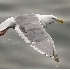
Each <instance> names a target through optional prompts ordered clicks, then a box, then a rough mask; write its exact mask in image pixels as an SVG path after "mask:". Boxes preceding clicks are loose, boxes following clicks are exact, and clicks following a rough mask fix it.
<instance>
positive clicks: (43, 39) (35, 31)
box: [0, 14, 62, 62]
mask: <svg viewBox="0 0 70 70" xmlns="http://www.w3.org/2000/svg"><path fill="white" fill-rule="evenodd" d="M55 21H58V22H62V20H58V18H57V17H55V16H53V15H40V14H23V15H19V16H15V17H11V18H9V19H7V20H6V21H4V22H2V23H1V24H0V31H1V32H3V31H4V32H5V33H6V31H7V30H8V29H9V28H14V29H15V30H16V32H17V33H18V34H19V36H21V38H22V39H24V41H25V42H26V43H29V44H30V46H31V47H33V48H34V49H35V50H37V51H38V52H40V53H41V54H46V55H48V56H50V57H53V56H54V60H55V61H57V62H59V58H58V55H57V52H56V49H55V45H54V41H53V40H52V38H51V36H50V35H49V34H48V33H47V32H46V30H45V29H44V28H43V27H44V26H47V25H48V24H50V23H53V22H55Z"/></svg>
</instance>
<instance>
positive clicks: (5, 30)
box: [0, 28, 9, 36]
mask: <svg viewBox="0 0 70 70" xmlns="http://www.w3.org/2000/svg"><path fill="white" fill-rule="evenodd" d="M8 29H9V28H6V29H4V30H3V31H0V36H2V35H4V34H5V33H6V32H7V30H8Z"/></svg>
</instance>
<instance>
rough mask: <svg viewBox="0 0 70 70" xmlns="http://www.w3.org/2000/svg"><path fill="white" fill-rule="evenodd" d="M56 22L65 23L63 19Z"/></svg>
mask: <svg viewBox="0 0 70 70" xmlns="http://www.w3.org/2000/svg"><path fill="white" fill-rule="evenodd" d="M56 21H57V22H61V23H63V22H64V21H63V20H62V19H57V20H56Z"/></svg>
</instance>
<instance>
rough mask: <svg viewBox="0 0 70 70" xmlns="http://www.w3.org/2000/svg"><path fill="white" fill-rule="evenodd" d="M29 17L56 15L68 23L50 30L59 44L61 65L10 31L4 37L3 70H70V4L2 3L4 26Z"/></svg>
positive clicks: (52, 0) (54, 0) (57, 0)
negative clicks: (8, 21) (22, 16)
mask: <svg viewBox="0 0 70 70" xmlns="http://www.w3.org/2000/svg"><path fill="white" fill-rule="evenodd" d="M25 13H39V14H52V15H55V16H57V17H59V18H62V19H64V20H65V22H64V24H59V23H54V24H52V25H50V26H48V28H47V29H46V30H47V32H48V33H49V34H50V35H51V37H52V38H53V40H54V41H55V45H56V49H57V52H58V54H59V58H60V61H61V63H60V64H57V63H56V62H55V61H52V60H53V59H51V58H50V57H46V56H44V55H41V54H40V53H38V52H37V51H35V50H34V49H33V48H31V47H30V46H29V45H27V44H26V43H25V42H24V41H23V40H22V39H21V38H20V37H19V36H18V35H17V33H16V32H15V31H14V30H13V29H10V30H9V31H8V32H7V33H6V34H5V35H4V36H2V37H0V68H44V69H45V68H46V69H48V68H52V69H55V68H58V69H59V68H61V69H62V68H63V69H64V68H65V69H68V68H70V20H69V19H70V0H0V23H1V22H3V21H4V20H5V19H7V18H8V17H11V16H16V15H20V14H25ZM56 66H58V67H56Z"/></svg>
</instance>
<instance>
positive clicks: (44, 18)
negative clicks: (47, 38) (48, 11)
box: [36, 14, 49, 26]
mask: <svg viewBox="0 0 70 70" xmlns="http://www.w3.org/2000/svg"><path fill="white" fill-rule="evenodd" d="M36 16H37V17H38V19H39V20H40V21H41V25H42V26H46V25H47V24H48V22H49V21H48V20H47V15H40V14H36Z"/></svg>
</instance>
